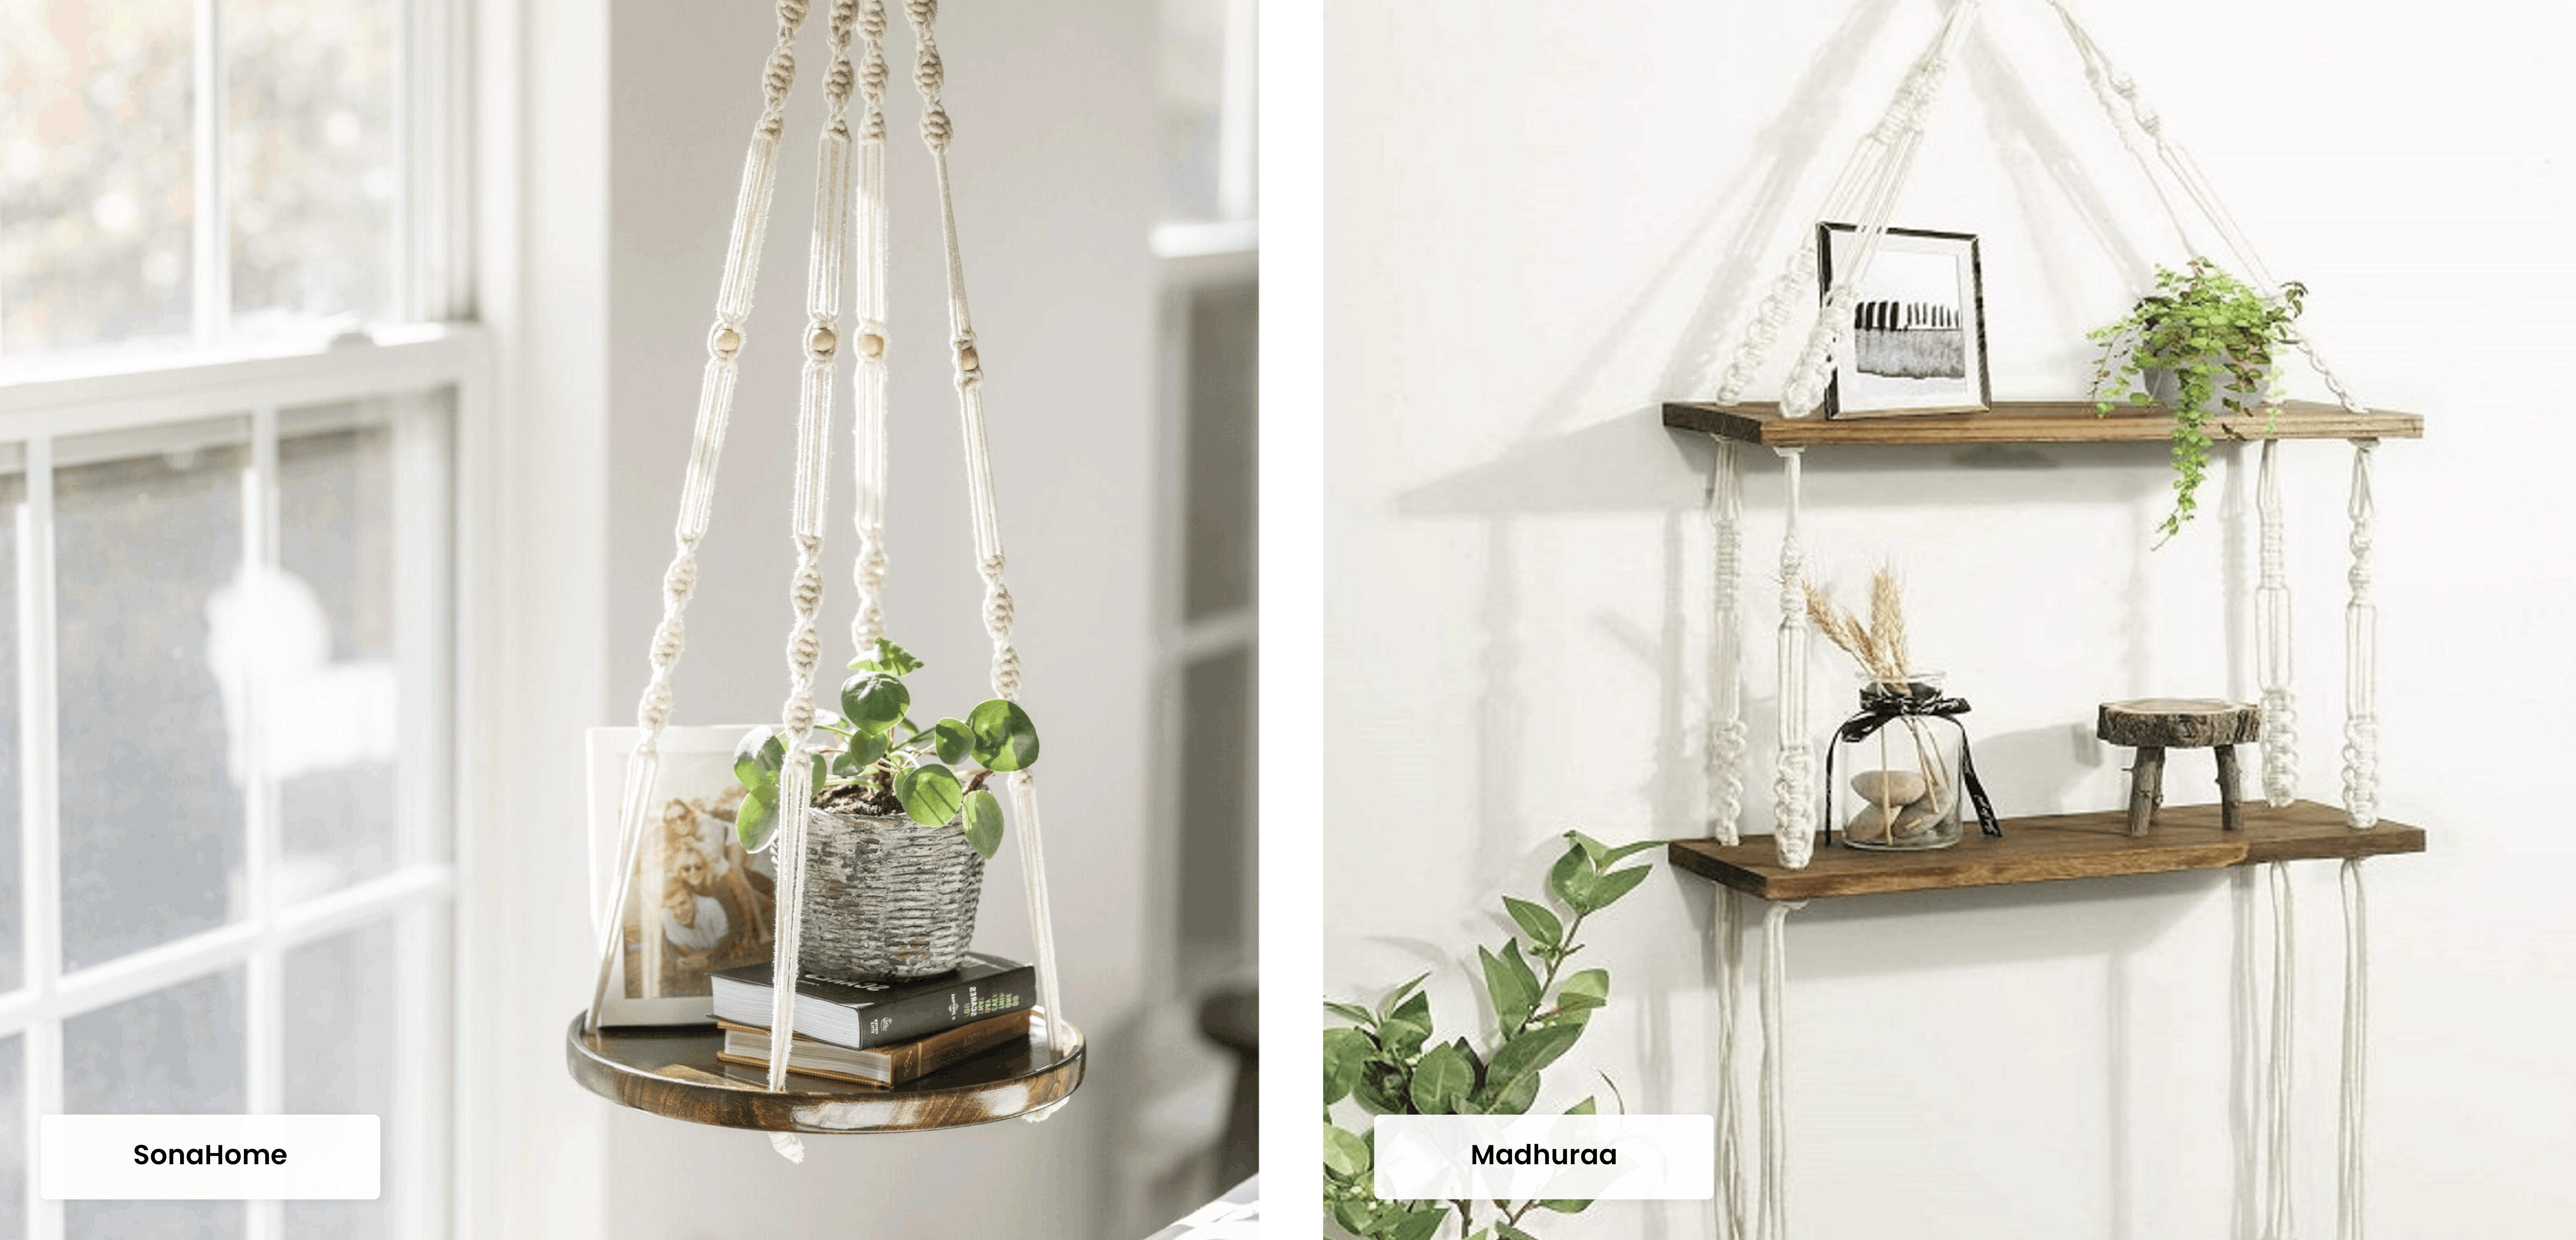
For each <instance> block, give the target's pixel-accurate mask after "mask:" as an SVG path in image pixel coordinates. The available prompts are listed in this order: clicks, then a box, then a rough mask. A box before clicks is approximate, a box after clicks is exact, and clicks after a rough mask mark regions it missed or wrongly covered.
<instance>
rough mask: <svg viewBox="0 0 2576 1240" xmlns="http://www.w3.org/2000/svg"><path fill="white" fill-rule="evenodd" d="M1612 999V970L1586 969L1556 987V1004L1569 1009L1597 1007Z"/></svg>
mask: <svg viewBox="0 0 2576 1240" xmlns="http://www.w3.org/2000/svg"><path fill="white" fill-rule="evenodd" d="M1609 1001H1610V971H1609V970H1608V969H1585V970H1584V971H1582V972H1580V973H1577V974H1575V975H1574V976H1572V977H1569V978H1567V979H1565V982H1564V984H1562V985H1560V986H1558V987H1557V988H1556V1005H1557V1006H1558V1007H1561V1008H1564V1009H1566V1010H1568V1011H1575V1010H1579V1009H1582V1008H1597V1007H1600V1006H1601V1005H1602V1004H1605V1003H1608V1002H1609Z"/></svg>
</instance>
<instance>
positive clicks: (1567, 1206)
mask: <svg viewBox="0 0 2576 1240" xmlns="http://www.w3.org/2000/svg"><path fill="white" fill-rule="evenodd" d="M1591 1204H1592V1203H1591V1202H1589V1201H1552V1200H1551V1201H1542V1202H1540V1203H1538V1208H1539V1209H1542V1210H1554V1211H1556V1212H1557V1213H1559V1214H1581V1213H1583V1211H1584V1210H1585V1209H1586V1208H1588V1207H1590V1206H1591Z"/></svg>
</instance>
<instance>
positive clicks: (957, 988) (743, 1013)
mask: <svg viewBox="0 0 2576 1240" xmlns="http://www.w3.org/2000/svg"><path fill="white" fill-rule="evenodd" d="M707 977H708V980H709V982H710V983H711V984H712V985H713V987H714V989H715V1015H716V1024H717V1025H718V1026H719V1027H721V1028H722V1029H723V1030H724V1031H725V1042H724V1049H723V1050H721V1051H718V1052H717V1053H716V1054H717V1058H719V1059H722V1060H724V1061H725V1062H726V1063H735V1064H743V1065H745V1066H751V1067H763V1068H765V1067H768V1066H769V1017H770V1010H769V1008H770V996H771V987H770V966H768V965H766V964H755V965H744V966H743V967H741V968H739V969H726V970H724V971H722V972H718V973H710V974H708V975H707ZM1036 988H1037V974H1036V971H1035V970H1033V969H1031V968H1030V967H1029V966H1027V965H1024V964H1020V963H1018V962H1016V961H1010V960H1004V959H1002V958H1001V957H999V956H987V955H984V954H983V953H981V952H970V953H968V954H967V957H966V962H965V963H964V964H962V965H960V966H958V967H957V968H956V969H954V970H952V971H950V972H947V973H941V974H937V975H934V976H931V977H923V978H915V979H912V980H910V981H901V982H837V981H827V980H825V979H823V978H819V977H808V978H804V979H803V980H801V981H799V982H797V984H796V1031H795V1032H796V1040H795V1042H794V1043H793V1044H791V1045H790V1046H789V1047H788V1050H787V1068H788V1070H789V1071H791V1072H802V1073H806V1074H808V1075H811V1076H820V1077H829V1078H831V1079H833V1080H836V1081H855V1082H857V1083H859V1084H862V1085H880V1086H892V1085H900V1084H903V1083H904V1082H906V1081H909V1080H912V1079H913V1078H915V1077H919V1076H924V1075H927V1074H929V1073H932V1072H936V1071H938V1070H940V1069H941V1068H945V1067H947V1066H949V1065H951V1064H954V1063H958V1062H960V1061H962V1060H966V1059H970V1058H972V1057H974V1056H976V1055H980V1054H983V1053H984V1052H986V1051H989V1050H994V1049H996V1048H999V1047H1002V1046H1005V1045H1009V1044H1011V1043H1013V1042H1024V1041H1026V1040H1027V1039H1028V1037H1029V1035H1030V1031H1031V1027H1032V1025H1033V1021H1032V1019H1031V1017H1032V1014H1033V1013H1034V1012H1035V1011H1036V1010H1037V1009H1036V1008H1035V1006H1034V1005H1032V1004H1031V1003H1030V1001H1029V996H1030V995H1031V993H1032V992H1034V991H1035V990H1036Z"/></svg>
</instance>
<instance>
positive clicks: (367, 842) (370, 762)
mask: <svg viewBox="0 0 2576 1240" xmlns="http://www.w3.org/2000/svg"><path fill="white" fill-rule="evenodd" d="M393 448H394V430H393V426H392V422H391V419H390V416H389V412H388V408H387V406H386V405H385V404H384V403H382V402H368V403H366V404H364V405H341V406H334V407H331V408H327V409H308V410H295V411H290V412H288V413H286V414H284V415H282V416H281V417H280V418H279V419H278V445H277V472H278V564H279V567H280V568H282V569H283V570H284V574H283V576H282V577H281V578H280V579H279V585H280V588H279V589H278V590H277V592H276V594H275V596H274V599H273V602H272V606H271V608H270V615H269V619H268V621H267V623H266V625H265V626H264V630H265V632H266V633H267V635H268V642H269V649H268V651H267V655H266V658H265V659H264V660H263V665H264V666H266V667H267V668H269V669H270V679H269V682H268V685H269V687H268V689H267V697H266V700H265V705H264V718H265V719H266V721H267V724H268V732H267V736H266V738H265V743H266V749H267V754H268V761H269V767H270V769H271V771H273V772H274V773H275V776H276V778H277V781H278V812H279V845H280V849H281V852H282V854H283V855H282V857H281V860H280V866H279V871H278V875H277V884H278V892H279V895H280V896H281V897H282V898H286V899H298V898H301V897H304V896H308V895H313V894H317V893H320V892H324V891H329V890H332V889H334V888H338V887H343V886H346V885H348V884H349V883H351V882H354V881H357V880H360V879H366V878H373V877H376V876H377V875H380V874H384V873H387V872H389V871H391V870H392V869H393V866H394V862H395V856H394V841H395V833H394V826H395V824H394V755H395V752H396V749H397V744H398V741H399V737H398V736H397V732H396V729H397V724H398V723H399V722H400V715H399V713H398V711H397V709H396V707H397V705H398V702H397V697H398V688H399V684H400V681H399V678H398V677H397V675H396V669H395V665H394V655H395V648H394V568H395V564H396V555H395V547H394V488H395V479H394V450H393Z"/></svg>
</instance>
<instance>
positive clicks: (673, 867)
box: [586, 724, 778, 1025]
mask: <svg viewBox="0 0 2576 1240" xmlns="http://www.w3.org/2000/svg"><path fill="white" fill-rule="evenodd" d="M752 726H753V725H751V724H737V725H734V726H731V727H722V726H719V727H698V728H680V727H673V728H664V729H663V730H662V766H661V771H660V773H659V777H658V778H657V779H656V781H655V787H654V789H653V800H652V808H651V809H650V810H649V811H647V813H646V815H645V819H644V840H643V843H642V846H641V847H640V848H638V849H637V851H636V858H635V870H636V873H635V882H634V883H633V885H632V886H631V887H630V888H629V890H628V893H627V900H626V906H625V907H624V908H622V909H618V910H616V911H615V912H614V914H611V913H610V910H609V908H608V902H609V899H610V897H611V896H612V895H613V894H614V891H615V887H616V884H615V882H614V881H612V880H613V878H614V875H615V871H616V869H617V844H618V839H617V828H618V824H617V802H618V796H619V793H620V791H621V789H622V788H623V786H624V784H625V780H626V755H627V754H629V753H631V752H633V751H634V748H635V743H636V742H637V741H638V740H640V739H641V738H642V736H643V732H642V730H641V729H638V728H592V729H591V730H590V731H589V733H588V734H587V737H586V740H587V742H588V762H587V766H588V774H589V801H590V890H591V901H590V906H591V910H592V913H591V918H592V922H593V926H592V930H593V932H594V933H599V932H604V931H605V930H606V928H607V927H605V926H603V925H599V924H597V923H598V922H599V921H600V919H601V918H603V917H607V916H611V915H613V916H615V918H616V919H617V925H618V931H617V933H618V938H619V942H620V947H619V950H618V953H617V958H616V961H615V963H614V964H612V965H611V966H610V972H609V977H608V998H607V1000H606V1002H605V1003H604V1004H603V1005H602V1007H601V1011H600V1023H601V1024H603V1025H676V1024H694V1023H712V1022H713V1021H714V1019H715V1016H714V1014H713V1011H712V1008H711V1005H712V998H711V987H710V986H709V984H708V982H707V975H708V974H709V973H712V972H715V971H716V970H719V969H730V968H733V967H736V966H738V965H746V964H754V963H761V962H766V961H767V960H768V959H769V958H770V947H771V944H773V943H774V942H775V941H776V931H775V927H776V926H777V924H778V919H777V894H776V893H777V886H778V871H777V867H776V866H775V864H773V863H772V862H771V860H770V858H769V854H767V853H765V852H764V853H762V854H761V855H759V856H752V855H751V854H749V853H746V852H744V851H743V847H742V844H741V842H740V841H738V840H736V839H735V838H734V831H733V816H734V809H735V807H736V806H738V805H740V804H741V803H742V785H741V784H739V783H737V782H735V780H734V777H733V751H734V745H735V744H736V743H737V742H739V741H741V740H742V735H743V733H745V732H747V731H750V730H751V728H752Z"/></svg>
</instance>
